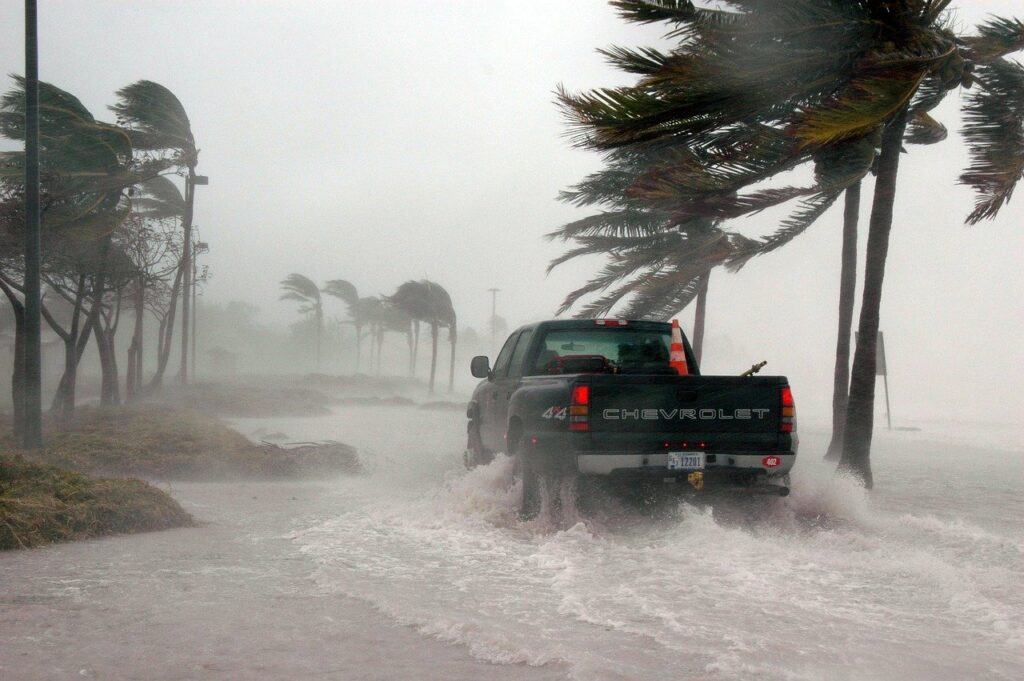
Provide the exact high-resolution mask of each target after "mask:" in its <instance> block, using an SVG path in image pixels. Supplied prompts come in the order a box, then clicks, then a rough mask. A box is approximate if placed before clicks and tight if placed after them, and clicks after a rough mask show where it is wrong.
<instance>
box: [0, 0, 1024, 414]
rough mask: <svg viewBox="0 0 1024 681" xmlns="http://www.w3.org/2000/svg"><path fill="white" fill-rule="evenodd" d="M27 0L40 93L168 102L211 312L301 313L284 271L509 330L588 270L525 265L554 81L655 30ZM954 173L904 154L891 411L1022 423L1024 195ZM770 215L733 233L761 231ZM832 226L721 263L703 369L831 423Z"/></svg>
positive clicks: (578, 166) (574, 9)
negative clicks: (197, 150)
mask: <svg viewBox="0 0 1024 681" xmlns="http://www.w3.org/2000/svg"><path fill="white" fill-rule="evenodd" d="M40 4H41V5H42V7H41V10H40V31H41V40H40V45H41V54H40V59H41V65H40V73H41V77H42V78H43V79H44V80H47V81H50V82H52V83H54V84H56V85H58V86H59V87H62V88H64V89H66V90H69V91H71V92H72V93H74V94H76V95H78V96H79V97H80V98H81V99H82V101H83V103H85V105H86V106H88V107H89V108H90V109H91V110H92V111H93V113H94V114H95V115H97V117H100V118H108V119H109V118H111V117H110V116H109V115H108V113H107V112H106V110H105V107H106V106H107V105H108V104H110V103H112V102H113V101H114V94H113V93H114V91H115V90H117V89H118V88H119V87H121V86H123V85H126V84H128V83H130V82H133V81H135V80H138V79H141V78H146V79H150V80H155V81H157V82H160V83H162V84H164V85H166V86H167V87H169V88H170V89H171V90H172V91H174V92H175V93H176V94H177V95H178V97H179V98H180V99H181V101H182V102H183V104H184V105H185V107H186V110H187V111H188V112H189V115H190V117H191V119H192V126H193V130H194V131H195V134H196V138H197V141H198V144H199V146H200V147H201V149H202V154H201V160H200V172H202V173H205V174H208V175H209V176H210V186H209V187H202V188H200V189H199V192H201V193H200V194H199V195H198V197H197V210H196V223H197V224H198V225H200V231H201V234H202V237H203V238H204V239H205V240H207V241H209V242H210V244H211V247H212V252H211V254H210V255H209V257H208V261H207V262H209V264H210V265H211V266H212V268H213V270H214V280H213V281H212V283H211V285H210V287H209V292H208V296H209V298H210V299H211V300H214V301H219V302H225V301H228V300H244V301H247V302H251V303H255V304H257V305H258V306H259V307H260V308H261V310H262V313H263V316H264V318H265V319H266V320H268V321H274V322H281V323H284V322H288V321H292V320H293V319H294V318H295V312H294V306H292V305H289V304H287V303H279V302H278V301H277V298H278V296H279V286H278V282H279V281H280V280H281V279H282V278H283V277H284V276H286V275H287V274H288V273H290V272H301V273H304V274H306V275H308V276H310V277H311V278H313V279H315V280H317V281H323V280H326V279H332V278H344V279H349V280H350V281H352V282H353V283H355V284H356V285H357V287H359V289H360V293H361V294H362V295H371V294H380V293H389V292H391V291H392V290H393V289H394V288H395V286H397V284H399V283H401V282H402V281H404V280H406V279H410V278H416V279H419V278H423V277H428V278H431V279H434V280H436V281H438V282H440V283H442V284H443V285H444V286H446V287H447V288H448V289H449V291H450V292H451V294H452V298H453V300H454V302H455V305H456V308H457V310H458V312H459V315H460V320H461V321H462V323H464V324H467V325H470V326H474V327H476V328H478V329H482V328H484V325H485V323H486V319H487V315H488V314H489V309H490V296H489V294H488V293H487V292H486V289H487V288H489V287H491V286H497V287H500V288H501V289H502V293H501V294H500V296H499V313H500V314H503V315H504V316H506V317H507V318H508V319H509V320H510V322H511V323H513V324H517V323H520V322H524V321H528V320H532V319H538V318H544V317H548V316H550V315H551V314H552V313H553V311H554V309H555V308H556V307H557V304H558V303H559V301H560V300H561V298H562V297H563V296H564V294H565V293H566V292H567V291H568V290H570V289H571V288H574V287H575V286H578V285H579V284H580V283H581V282H582V281H583V280H584V279H585V278H586V276H587V275H588V273H589V272H590V271H591V270H592V269H593V268H594V267H595V266H597V265H598V264H599V262H600V261H588V262H580V263H575V264H572V265H570V266H566V267H564V268H562V269H560V270H557V271H556V272H555V273H554V274H552V275H551V276H549V277H545V275H544V269H545V267H546V264H547V262H548V261H549V260H550V259H551V258H552V257H554V256H556V255H558V254H559V253H560V252H561V247H560V246H559V245H558V244H550V243H548V242H546V241H545V240H544V239H543V238H542V236H543V234H545V233H546V232H548V231H550V230H551V229H553V228H555V227H557V226H558V225H560V224H562V223H564V222H566V221H568V220H570V219H573V218H575V217H581V216H582V215H583V213H581V212H579V211H576V210H575V209H571V208H569V207H566V206H563V205H561V204H559V203H558V202H557V201H556V200H555V196H556V194H557V192H558V191H559V190H560V189H562V188H564V187H566V186H568V185H570V184H572V183H574V182H576V181H577V180H579V179H580V178H581V177H582V176H583V175H585V174H586V173H588V172H591V171H593V170H596V169H597V168H598V167H599V159H598V158H597V156H596V155H594V154H590V153H586V152H581V151H577V150H573V149H571V148H570V147H569V144H568V142H567V141H566V140H565V138H564V125H563V122H562V118H561V115H560V113H559V111H558V110H557V108H556V107H555V106H554V104H553V103H552V91H553V89H554V88H555V86H556V85H557V84H558V83H560V82H561V83H565V84H566V85H567V86H568V87H570V88H571V89H586V88H592V87H597V86H607V85H617V84H623V83H626V82H628V79H627V78H626V77H625V76H624V75H623V74H620V73H618V72H616V71H614V70H612V69H611V68H610V67H608V66H606V65H605V64H604V63H603V61H602V59H601V57H600V56H599V55H597V54H596V53H595V48H598V47H604V46H608V45H610V44H623V45H649V44H652V43H654V42H656V41H657V39H658V37H659V36H660V34H661V30H660V29H659V28H658V27H643V28H639V27H635V26H628V25H626V24H624V23H623V22H622V21H621V20H620V19H618V17H617V16H616V15H615V13H614V12H613V10H612V9H611V8H610V7H608V6H607V4H605V3H604V2H599V1H598V0H593V1H586V2H584V1H582V0H576V1H571V2H570V1H566V2H550V1H547V2H545V1H534V2H528V1H522V0H520V1H517V2H497V1H489V2H427V1H425V0H424V1H420V2H411V1H405V2H402V1H396V2H389V3H366V2H360V3H356V2H333V3H327V2H320V3H313V2H306V3H302V2H218V1H211V0H206V1H204V2H192V1H187V0H186V1H181V0H179V1H176V2H164V1H158V0H147V1H146V2H135V3H127V2H123V1H120V2H113V1H102V0H89V1H88V2H87V1H85V0H81V1H71V0H49V1H47V0H43V1H42V2H41V3H40ZM956 5H958V6H959V9H958V14H959V20H960V21H961V23H962V24H963V25H968V26H969V25H971V24H973V23H975V22H976V21H977V20H978V19H980V18H982V17H983V16H984V15H985V14H986V13H988V12H993V13H1002V14H1010V13H1011V12H1013V11H1016V12H1017V13H1018V14H1024V11H1022V10H1024V7H1022V6H1021V3H1020V2H1019V0H990V1H984V2H960V3H956ZM21 12H22V8H21V3H15V2H7V3H3V4H2V5H0V26H5V27H7V35H6V40H3V41H0V64H2V66H3V72H4V73H11V72H18V73H21V72H22V71H23V61H22V55H21V53H20V50H21V49H22V42H21V41H22V34H21V21H22V14H21ZM957 105H958V101H957V97H956V96H955V95H953V96H951V97H950V98H949V101H947V103H946V104H944V105H943V107H942V108H941V109H940V110H939V111H938V117H939V118H940V119H941V120H943V121H944V122H945V123H946V124H947V125H948V126H949V127H950V128H951V129H957V128H958V127H959V117H958V114H957ZM965 162H966V156H965V153H964V151H963V148H962V145H961V143H960V140H959V139H958V137H957V136H955V135H954V136H951V138H950V139H949V140H948V141H947V142H946V143H944V144H942V145H939V146H936V147H928V148H920V147H915V148H912V149H911V154H910V155H909V156H904V158H903V165H902V167H901V173H902V175H901V183H900V194H899V197H898V200H897V206H896V218H895V224H894V228H893V233H892V241H891V246H890V256H889V266H888V270H887V274H886V282H885V293H884V299H883V308H882V328H883V330H885V332H886V337H887V342H888V351H889V353H888V354H889V363H890V369H891V371H892V374H893V375H892V383H891V387H892V393H893V399H894V412H895V413H896V415H897V416H900V412H901V410H902V414H903V415H904V416H907V417H909V416H915V417H922V418H932V419H940V420H945V419H956V418H960V417H970V418H974V419H988V420H994V421H1012V422H1015V423H1021V422H1022V421H1024V416H1022V413H1024V398H1022V396H1021V391H1020V386H1021V385H1024V368H1022V360H1024V353H1022V352H1021V351H1020V349H1019V347H1020V337H1021V336H1022V332H1024V312H1022V306H1021V304H1020V295H1021V292H1022V289H1024V286H1022V285H1024V275H1022V274H1021V270H1020V263H1021V261H1022V257H1021V256H1022V255H1024V229H1022V223H1024V198H1021V197H1018V198H1017V200H1016V201H1014V202H1012V203H1011V204H1010V205H1009V206H1008V207H1007V208H1005V209H1004V210H1003V212H1002V213H1001V215H1000V216H999V218H998V219H997V220H996V221H994V222H991V223H985V224H983V225H980V226H978V227H973V228H968V227H965V226H964V225H963V217H964V216H965V215H966V214H967V213H968V212H969V210H970V207H971V204H972V197H971V194H970V192H969V191H967V190H966V189H965V188H963V187H958V186H957V185H956V177H957V175H958V172H959V170H960V169H961V168H962V167H963V166H964V164H965ZM866 189H868V191H866V192H865V195H866V198H865V203H864V207H863V209H862V214H863V215H864V222H865V224H864V227H863V228H862V240H861V241H862V247H863V241H864V236H865V235H866V216H867V213H868V210H869V205H870V204H869V199H868V197H870V187H867V188H866ZM1022 191H1024V190H1022ZM779 217H780V215H779V214H776V213H770V214H763V215H760V216H758V217H756V218H754V219H752V220H750V221H747V222H746V223H744V224H743V225H742V226H740V228H741V229H743V231H744V232H746V233H763V232H767V231H770V230H772V229H773V228H774V224H773V221H774V220H777V219H778V218H779ZM839 222H840V209H838V208H837V209H833V212H832V213H831V214H830V215H829V216H827V217H826V218H825V219H823V220H822V221H821V222H820V223H819V224H818V225H816V226H815V227H814V228H813V229H812V230H811V231H810V232H808V233H807V234H806V235H804V236H803V237H801V238H800V239H799V240H798V241H797V242H796V243H794V244H791V245H790V246H788V247H787V248H786V249H784V250H783V251H780V252H777V253H775V254H772V255H770V256H767V257H765V258H762V259H760V260H758V261H755V262H753V263H751V264H750V265H748V266H747V267H746V268H745V269H744V270H743V271H741V272H740V273H739V274H737V275H727V274H724V273H718V272H716V274H715V276H714V278H713V279H712V282H711V290H710V297H709V315H708V349H707V357H706V362H705V364H706V370H710V371H716V370H717V371H722V372H728V373H732V372H734V371H739V370H741V369H743V368H745V367H746V366H749V365H750V364H751V363H753V362H755V361H758V360H760V359H768V360H769V368H768V370H769V371H771V372H772V373H785V374H787V375H789V376H790V378H791V379H792V380H793V383H794V385H795V387H796V389H797V390H798V404H800V406H801V409H802V410H804V409H806V411H807V412H808V413H812V414H825V413H827V412H828V409H829V406H828V404H829V400H830V395H831V376H832V357H833V353H834V345H835V328H834V326H835V317H836V310H835V308H836V299H837V291H838V261H839V250H840V242H839ZM337 313H338V314H341V309H340V308H339V309H338V310H337ZM691 318H692V313H684V315H682V319H684V320H686V321H685V322H684V323H686V324H688V323H689V320H690V319H691Z"/></svg>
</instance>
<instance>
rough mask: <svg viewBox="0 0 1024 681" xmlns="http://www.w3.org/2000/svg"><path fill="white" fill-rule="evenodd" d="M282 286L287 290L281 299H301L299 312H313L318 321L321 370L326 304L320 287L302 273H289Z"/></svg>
mask: <svg viewBox="0 0 1024 681" xmlns="http://www.w3.org/2000/svg"><path fill="white" fill-rule="evenodd" d="M281 288H283V289H284V290H285V293H284V295H282V296H281V300H297V301H299V303H300V305H299V312H300V313H301V314H312V315H313V319H314V320H315V322H316V341H315V343H316V369H317V371H319V370H320V337H321V336H322V335H323V327H324V306H323V300H322V298H321V297H320V287H318V286H317V285H316V284H314V283H313V280H311V279H309V278H308V277H304V276H302V275H301V274H295V273H292V274H289V275H288V276H287V277H286V278H285V279H284V280H283V281H282V282H281Z"/></svg>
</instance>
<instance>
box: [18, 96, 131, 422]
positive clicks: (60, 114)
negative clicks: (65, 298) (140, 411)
mask: <svg viewBox="0 0 1024 681" xmlns="http://www.w3.org/2000/svg"><path fill="white" fill-rule="evenodd" d="M14 80H15V86H14V87H13V88H12V89H11V90H10V91H8V92H7V93H5V94H4V96H3V97H2V98H0V134H2V135H3V136H5V137H7V138H9V139H14V140H24V138H25V132H26V130H25V121H26V113H25V102H26V97H25V80H24V79H23V78H21V77H19V76H15V77H14ZM39 132H40V167H41V182H42V185H43V192H42V202H41V206H40V208H41V215H40V218H41V226H42V230H43V238H44V240H45V241H46V242H47V246H46V248H45V251H44V252H45V253H46V254H47V256H48V259H49V260H50V262H49V267H50V268H51V271H52V269H53V268H54V267H60V266H64V265H67V264H68V263H69V262H73V261H74V262H76V263H77V264H81V262H83V260H82V258H54V257H53V255H54V253H55V252H57V251H60V252H61V253H64V254H66V253H76V254H78V255H84V254H85V253H86V252H92V251H96V250H100V251H103V252H106V251H108V250H109V249H110V244H111V238H112V237H111V234H112V233H113V232H114V230H115V229H117V227H118V226H119V225H120V224H121V223H122V222H124V220H125V219H126V217H127V215H128V212H129V208H128V202H127V197H126V190H127V188H128V187H130V186H131V185H132V184H134V183H135V182H137V181H138V180H139V176H140V175H139V172H140V171H139V169H137V168H133V167H132V165H131V161H132V145H131V141H130V139H129V137H128V135H127V134H125V132H124V131H123V130H121V129H119V128H118V127H116V126H114V125H110V124H107V123H103V122H101V121H98V120H96V119H95V118H94V117H93V115H92V114H91V113H90V112H89V110H88V109H86V108H85V106H84V105H82V103H81V102H80V101H79V100H78V98H76V97H75V96H73V95H72V94H70V93H68V92H66V91H64V90H62V89H60V88H58V87H56V86H54V85H51V84H49V83H39ZM23 168H24V152H21V151H17V152H2V153H0V183H2V185H3V187H4V191H3V195H4V196H5V197H6V198H5V201H4V203H5V204H6V205H5V206H4V207H3V211H2V214H3V215H5V216H6V217H7V218H8V220H9V224H8V225H7V227H8V229H9V231H10V233H11V234H12V235H13V234H14V233H16V232H17V233H20V232H21V231H22V228H23V226H24V212H23V209H22V208H17V209H15V208H14V205H15V204H16V203H17V204H20V203H21V198H20V196H21V192H22V191H23V190H24V182H25V176H24V170H23ZM6 265H7V266H6V268H5V269H8V270H12V269H17V267H20V263H18V264H15V263H14V262H8V263H6ZM10 274H13V272H12V273H10ZM89 274H90V276H92V284H93V286H92V288H93V293H94V296H93V298H94V304H93V309H94V312H93V313H91V314H90V315H89V321H87V322H86V325H85V326H84V327H82V328H80V327H79V324H78V315H79V313H80V312H82V308H81V302H82V298H83V297H84V295H85V294H84V291H85V284H84V282H83V284H82V285H81V286H79V287H77V288H76V294H75V296H76V297H77V300H76V301H75V302H74V303H73V306H74V308H73V309H74V319H73V321H72V322H71V323H70V324H69V328H68V329H67V330H65V329H63V328H62V327H61V325H60V324H59V323H57V322H56V320H55V319H54V318H53V317H52V316H50V315H49V314H48V312H47V311H45V309H43V308H44V307H45V306H42V305H41V309H40V312H42V313H43V316H44V318H46V319H47V322H48V323H50V324H51V326H53V328H54V331H55V333H57V334H58V335H59V336H60V337H61V339H62V340H63V341H64V343H65V364H66V366H65V370H64V374H63V376H62V379H61V386H60V388H59V389H58V397H59V398H60V400H61V402H62V404H63V405H64V407H65V409H64V413H65V414H66V415H69V414H70V411H71V410H72V409H73V408H74V385H75V382H74V379H75V376H76V374H77V368H78V358H79V357H80V356H81V352H82V351H83V350H84V347H85V342H87V340H88V338H89V335H90V332H91V329H92V327H93V324H94V323H95V321H96V319H97V317H96V315H98V314H99V305H98V304H97V301H98V300H100V299H101V298H102V291H103V287H104V281H105V277H106V275H107V272H105V271H104V267H103V266H102V265H101V267H100V268H99V270H96V269H93V270H92V271H90V273H89ZM2 275H3V273H2V272H0V276H2ZM73 278H74V279H75V280H76V281H77V280H78V279H80V277H78V276H76V277H73ZM6 279H7V282H6V287H5V290H4V292H5V294H7V296H8V298H9V300H10V301H11V304H12V305H13V306H14V308H15V318H16V320H18V321H22V320H23V317H24V310H22V309H20V308H21V307H22V303H21V302H19V301H17V300H16V298H15V297H14V296H13V292H14V290H15V289H17V290H20V288H19V286H20V285H18V284H16V283H15V282H14V281H13V277H12V276H7V277H6ZM97 293H98V294H99V297H97ZM80 332H81V335H79V333H80ZM23 333H24V325H23V324H20V323H19V324H18V325H17V326H16V346H18V342H19V341H23V339H22V338H21V336H20V334H23ZM97 338H99V336H97ZM21 345H23V342H22V343H21ZM78 348H81V349H78ZM27 369H28V367H26V366H25V365H24V363H23V362H21V363H16V364H15V376H13V380H12V388H13V393H14V394H13V398H14V404H15V414H16V416H20V415H21V414H22V413H23V410H22V409H21V406H22V405H21V401H22V399H23V395H22V394H21V393H22V391H23V390H24V387H25V385H26V383H25V373H24V372H25V371H26V370H27ZM37 369H38V367H35V368H33V370H32V371H31V372H30V373H32V374H37V373H38V372H37ZM107 378H108V374H107V373H106V372H105V373H104V379H105V380H106V379H107ZM20 427H21V423H20V422H19V420H18V419H17V418H16V423H15V429H16V430H19V429H20Z"/></svg>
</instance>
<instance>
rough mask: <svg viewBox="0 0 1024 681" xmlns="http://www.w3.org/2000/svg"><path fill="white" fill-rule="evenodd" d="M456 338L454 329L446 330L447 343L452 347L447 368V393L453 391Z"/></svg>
mask: <svg viewBox="0 0 1024 681" xmlns="http://www.w3.org/2000/svg"><path fill="white" fill-rule="evenodd" d="M457 340H458V338H457V337H456V335H455V329H454V327H452V328H449V329H448V342H449V343H450V344H451V346H452V358H451V359H452V361H451V364H450V365H449V367H448V392H449V393H450V392H454V390H455V343H456V341H457Z"/></svg>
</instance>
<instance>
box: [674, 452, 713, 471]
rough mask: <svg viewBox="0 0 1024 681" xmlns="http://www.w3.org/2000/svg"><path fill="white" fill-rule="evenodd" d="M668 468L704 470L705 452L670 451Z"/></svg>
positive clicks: (675, 469)
mask: <svg viewBox="0 0 1024 681" xmlns="http://www.w3.org/2000/svg"><path fill="white" fill-rule="evenodd" d="M668 469H669V470H670V471H700V470H704V452H695V453H692V454H691V453H690V452H669V453H668Z"/></svg>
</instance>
